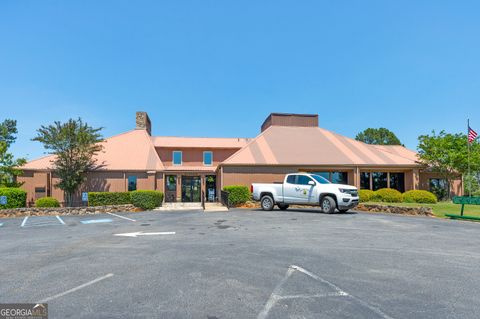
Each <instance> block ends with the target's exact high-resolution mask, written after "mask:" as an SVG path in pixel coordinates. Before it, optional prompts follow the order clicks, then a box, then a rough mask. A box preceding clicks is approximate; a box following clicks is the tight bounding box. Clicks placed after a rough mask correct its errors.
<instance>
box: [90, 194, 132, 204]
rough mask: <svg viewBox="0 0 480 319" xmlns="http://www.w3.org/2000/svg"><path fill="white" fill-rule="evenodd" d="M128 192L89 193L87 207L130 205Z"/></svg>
mask: <svg viewBox="0 0 480 319" xmlns="http://www.w3.org/2000/svg"><path fill="white" fill-rule="evenodd" d="M131 203H132V200H131V198H130V193H129V192H89V193H88V206H106V205H126V204H131Z"/></svg>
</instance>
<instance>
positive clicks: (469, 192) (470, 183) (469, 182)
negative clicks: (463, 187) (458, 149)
mask: <svg viewBox="0 0 480 319" xmlns="http://www.w3.org/2000/svg"><path fill="white" fill-rule="evenodd" d="M467 126H468V127H467V145H468V196H469V197H472V179H471V176H470V140H469V138H468V135H469V134H470V119H467Z"/></svg>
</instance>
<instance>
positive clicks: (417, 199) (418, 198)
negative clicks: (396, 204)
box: [403, 190, 437, 204]
mask: <svg viewBox="0 0 480 319" xmlns="http://www.w3.org/2000/svg"><path fill="white" fill-rule="evenodd" d="M403 201H404V202H405V203H430V204H435V203H436V202H437V197H436V196H435V194H433V193H430V192H428V191H423V190H411V191H408V192H405V193H403Z"/></svg>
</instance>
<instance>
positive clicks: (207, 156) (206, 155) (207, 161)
mask: <svg viewBox="0 0 480 319" xmlns="http://www.w3.org/2000/svg"><path fill="white" fill-rule="evenodd" d="M212 163H213V152H212V151H206V152H203V165H207V166H211V165H212Z"/></svg>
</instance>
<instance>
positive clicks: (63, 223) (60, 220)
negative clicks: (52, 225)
mask: <svg viewBox="0 0 480 319" xmlns="http://www.w3.org/2000/svg"><path fill="white" fill-rule="evenodd" d="M55 217H57V219H58V221H59V222H60V223H62V225H65V222H64V221H63V219H61V218H60V216H58V215H57V216H55Z"/></svg>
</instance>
